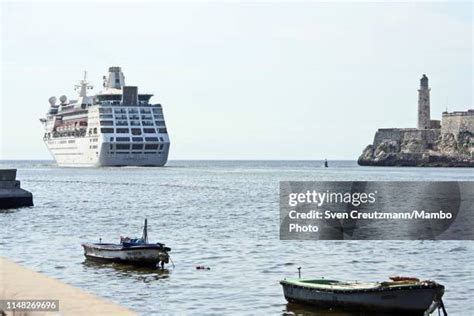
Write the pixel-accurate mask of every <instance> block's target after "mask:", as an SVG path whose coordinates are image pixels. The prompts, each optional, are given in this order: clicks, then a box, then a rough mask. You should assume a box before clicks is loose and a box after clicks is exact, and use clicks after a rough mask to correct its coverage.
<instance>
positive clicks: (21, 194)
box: [0, 169, 33, 209]
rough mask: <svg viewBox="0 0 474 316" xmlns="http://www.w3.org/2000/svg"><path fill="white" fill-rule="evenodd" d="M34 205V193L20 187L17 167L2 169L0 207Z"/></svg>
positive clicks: (0, 173) (0, 174) (0, 171)
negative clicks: (17, 178)
mask: <svg viewBox="0 0 474 316" xmlns="http://www.w3.org/2000/svg"><path fill="white" fill-rule="evenodd" d="M24 206H33V195H32V194H31V193H30V192H28V191H26V190H23V189H21V188H20V181H18V180H16V169H0V209H8V208H18V207H24Z"/></svg>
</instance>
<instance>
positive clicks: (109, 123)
mask: <svg viewBox="0 0 474 316" xmlns="http://www.w3.org/2000/svg"><path fill="white" fill-rule="evenodd" d="M155 124H156V126H165V121H155ZM100 125H102V126H113V125H114V121H100ZM115 125H117V126H128V125H129V124H128V121H115ZM130 125H131V126H140V121H130ZM141 125H143V126H153V121H142V124H141Z"/></svg>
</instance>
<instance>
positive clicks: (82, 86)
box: [75, 71, 93, 97]
mask: <svg viewBox="0 0 474 316" xmlns="http://www.w3.org/2000/svg"><path fill="white" fill-rule="evenodd" d="M92 88H93V86H92V85H90V84H89V83H88V82H87V71H84V79H82V80H81V81H79V84H77V85H76V86H75V90H76V91H77V90H78V89H79V97H86V96H87V89H92Z"/></svg>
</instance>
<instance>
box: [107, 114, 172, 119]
mask: <svg viewBox="0 0 474 316" xmlns="http://www.w3.org/2000/svg"><path fill="white" fill-rule="evenodd" d="M140 117H141V119H142V120H152V116H151V115H141V116H139V115H137V114H131V115H128V116H127V115H125V114H119V115H117V114H116V115H115V119H118V120H126V119H130V120H139V119H140ZM154 117H155V120H164V119H165V117H164V115H163V114H155V115H154ZM99 118H100V119H101V120H103V119H113V118H114V116H113V115H112V114H101V115H99Z"/></svg>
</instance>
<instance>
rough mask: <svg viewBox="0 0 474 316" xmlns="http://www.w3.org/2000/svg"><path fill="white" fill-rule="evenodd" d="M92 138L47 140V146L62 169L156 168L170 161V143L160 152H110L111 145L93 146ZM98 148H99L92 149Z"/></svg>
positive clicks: (100, 144)
mask: <svg viewBox="0 0 474 316" xmlns="http://www.w3.org/2000/svg"><path fill="white" fill-rule="evenodd" d="M91 139H94V138H92V137H84V138H74V137H71V138H67V139H60V140H59V139H58V140H46V141H45V144H46V146H47V147H48V150H49V152H50V153H51V155H52V156H53V158H54V160H55V161H56V163H57V165H58V166H60V167H106V166H155V167H162V166H164V165H165V164H166V162H167V161H168V153H169V143H165V144H163V149H162V150H160V151H158V152H149V151H140V152H130V151H128V152H121V151H110V150H108V148H110V143H95V144H97V145H91V144H92V142H91ZM93 146H97V148H91V147H93Z"/></svg>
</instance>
